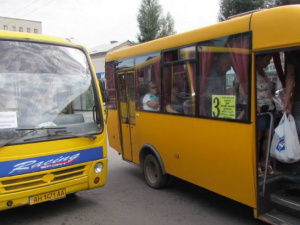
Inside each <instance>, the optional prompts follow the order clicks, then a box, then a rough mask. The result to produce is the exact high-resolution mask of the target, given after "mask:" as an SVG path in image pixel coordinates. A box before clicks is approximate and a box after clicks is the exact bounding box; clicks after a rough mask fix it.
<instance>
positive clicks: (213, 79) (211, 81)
mask: <svg viewBox="0 0 300 225" xmlns="http://www.w3.org/2000/svg"><path fill="white" fill-rule="evenodd" d="M231 66H232V61H231V58H230V55H229V54H226V53H224V54H221V55H220V56H219V57H218V58H217V60H216V61H215V62H213V64H212V67H211V70H210V74H209V77H208V79H207V85H206V90H205V92H204V101H205V110H206V115H207V116H212V96H213V95H225V94H226V73H227V72H228V71H229V70H230V69H231Z"/></svg>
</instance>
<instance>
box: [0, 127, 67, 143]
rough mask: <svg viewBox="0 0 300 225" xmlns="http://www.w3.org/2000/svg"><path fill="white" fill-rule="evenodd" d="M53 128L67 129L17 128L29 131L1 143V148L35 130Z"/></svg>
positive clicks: (43, 128) (46, 128)
mask: <svg viewBox="0 0 300 225" xmlns="http://www.w3.org/2000/svg"><path fill="white" fill-rule="evenodd" d="M51 129H66V127H38V128H18V129H15V130H14V131H26V130H28V132H26V133H23V134H22V135H20V136H17V137H14V138H11V139H9V140H7V141H5V142H4V143H2V144H0V148H1V147H3V146H6V145H8V144H9V143H11V142H14V141H15V140H18V139H19V138H22V137H25V136H26V135H28V134H31V133H33V132H34V131H37V130H51Z"/></svg>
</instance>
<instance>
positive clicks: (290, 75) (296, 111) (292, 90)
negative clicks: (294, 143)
mask: <svg viewBox="0 0 300 225" xmlns="http://www.w3.org/2000/svg"><path fill="white" fill-rule="evenodd" d="M286 71H287V74H286V80H285V81H286V82H285V89H286V91H285V94H286V96H285V97H286V100H285V105H284V111H285V112H286V113H287V114H290V113H291V114H292V115H293V117H294V119H295V123H296V128H297V133H298V137H299V136H300V50H298V51H292V52H288V53H287V54H286ZM293 174H294V175H295V176H299V174H300V162H297V163H294V164H293Z"/></svg>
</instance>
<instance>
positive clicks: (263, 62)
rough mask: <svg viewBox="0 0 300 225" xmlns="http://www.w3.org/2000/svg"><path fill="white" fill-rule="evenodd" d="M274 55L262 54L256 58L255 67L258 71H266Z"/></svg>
mask: <svg viewBox="0 0 300 225" xmlns="http://www.w3.org/2000/svg"><path fill="white" fill-rule="evenodd" d="M271 59H272V55H271V54H261V55H256V56H255V67H256V69H257V70H258V71H259V70H262V69H265V68H266V67H267V66H268V65H269V64H270V62H271Z"/></svg>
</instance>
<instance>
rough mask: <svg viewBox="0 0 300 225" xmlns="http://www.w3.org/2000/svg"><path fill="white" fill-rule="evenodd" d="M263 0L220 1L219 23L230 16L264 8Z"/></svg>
mask: <svg viewBox="0 0 300 225" xmlns="http://www.w3.org/2000/svg"><path fill="white" fill-rule="evenodd" d="M264 3H265V0H256V1H246V0H221V3H220V14H219V21H222V20H224V19H223V18H222V17H225V18H226V19H227V18H228V17H230V16H233V15H237V14H240V13H244V12H248V11H251V10H255V9H260V8H263V7H264Z"/></svg>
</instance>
